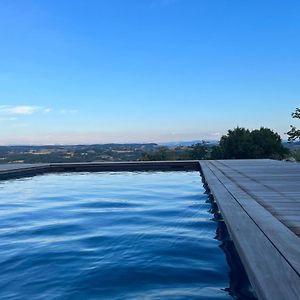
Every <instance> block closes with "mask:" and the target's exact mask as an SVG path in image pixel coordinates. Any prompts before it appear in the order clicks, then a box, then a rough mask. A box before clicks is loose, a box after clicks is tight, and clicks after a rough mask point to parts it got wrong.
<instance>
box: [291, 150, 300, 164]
mask: <svg viewBox="0 0 300 300" xmlns="http://www.w3.org/2000/svg"><path fill="white" fill-rule="evenodd" d="M291 157H293V158H295V160H296V161H300V149H295V150H292V151H291Z"/></svg>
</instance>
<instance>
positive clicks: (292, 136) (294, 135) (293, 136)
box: [287, 108, 300, 141]
mask: <svg viewBox="0 0 300 300" xmlns="http://www.w3.org/2000/svg"><path fill="white" fill-rule="evenodd" d="M292 118H294V119H300V108H296V110H295V111H294V112H293V113H292ZM290 127H291V129H290V130H289V131H288V132H287V135H288V136H289V137H288V140H289V141H295V140H298V139H299V140H300V130H299V129H297V128H296V127H295V126H293V125H290Z"/></svg>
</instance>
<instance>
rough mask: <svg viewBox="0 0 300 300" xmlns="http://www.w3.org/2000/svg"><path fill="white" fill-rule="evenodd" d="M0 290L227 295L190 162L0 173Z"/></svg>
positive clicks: (36, 294)
mask: <svg viewBox="0 0 300 300" xmlns="http://www.w3.org/2000/svg"><path fill="white" fill-rule="evenodd" d="M0 199H1V200H0V218H1V226H0V270H1V272H0V298H1V299H47V300H48V299H232V298H231V297H230V296H229V295H228V294H227V293H226V292H225V291H224V288H226V287H228V285H229V283H228V280H229V279H228V272H229V270H228V266H227V264H226V260H225V255H224V253H223V252H222V250H221V249H220V247H219V245H220V242H219V241H218V240H216V239H215V238H214V237H215V233H216V227H217V225H216V222H214V221H212V220H211V218H212V217H213V216H212V215H211V214H210V213H209V212H208V211H209V209H210V204H209V203H206V200H207V195H205V194H204V190H203V188H202V184H201V178H200V176H199V174H198V173H196V172H166V173H164V172H147V173H146V172H145V173H133V172H124V173H72V174H49V175H44V176H37V177H33V178H27V179H18V180H10V181H4V182H0Z"/></svg>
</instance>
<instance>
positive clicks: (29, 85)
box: [0, 0, 300, 144]
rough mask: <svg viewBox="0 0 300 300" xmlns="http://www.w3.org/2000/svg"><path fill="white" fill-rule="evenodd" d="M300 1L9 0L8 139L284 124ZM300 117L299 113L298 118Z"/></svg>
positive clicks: (159, 136)
mask: <svg viewBox="0 0 300 300" xmlns="http://www.w3.org/2000/svg"><path fill="white" fill-rule="evenodd" d="M299 11H300V1H298V0H296V1H291V0H286V1H277V0H272V1H268V0H264V1H261V0H260V1H256V0H251V1H241V0H135V1H134V0H126V1H125V0H106V1H104V0H102V1H101V0H97V1H93V0H81V1H77V0H72V1H69V0H51V1H47V0H36V1H31V0H26V1H24V0H19V1H18V0H14V1H11V0H0V45H1V46H0V126H1V133H0V144H24V143H30V144H43V143H105V142H135V141H138V142H151V141H157V142H160V141H174V140H192V139H202V138H204V139H218V138H219V137H220V135H222V134H224V133H226V131H227V129H229V128H233V127H235V126H237V125H239V126H245V127H248V128H258V127H260V126H266V127H270V128H272V129H274V130H275V131H277V132H279V133H280V134H282V136H283V137H284V132H286V131H287V130H288V128H289V125H290V124H294V123H295V120H292V119H291V117H290V114H291V112H292V111H293V110H294V109H295V108H296V107H297V106H300V38H299V37H300V14H299ZM295 124H297V123H295Z"/></svg>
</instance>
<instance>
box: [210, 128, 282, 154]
mask: <svg viewBox="0 0 300 300" xmlns="http://www.w3.org/2000/svg"><path fill="white" fill-rule="evenodd" d="M287 153H288V150H287V149H286V148H285V147H283V145H282V142H281V138H280V136H279V134H278V133H275V132H274V131H272V130H271V129H268V128H264V127H261V128H260V129H256V130H252V131H250V130H248V129H245V128H241V127H237V128H234V129H233V130H229V131H228V133H227V135H224V136H222V137H221V140H220V144H219V146H218V147H214V148H213V149H212V153H211V158H212V159H221V158H223V159H247V158H283V157H284V155H285V154H287Z"/></svg>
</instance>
